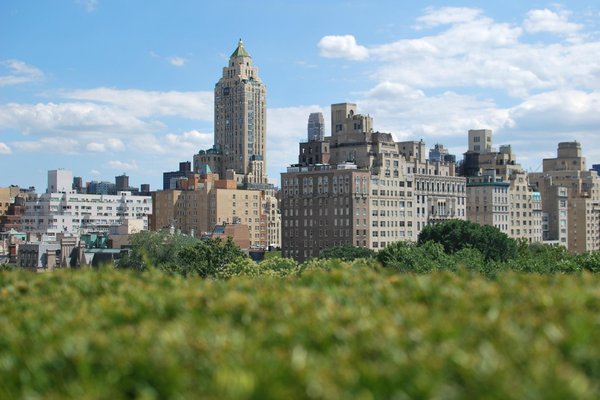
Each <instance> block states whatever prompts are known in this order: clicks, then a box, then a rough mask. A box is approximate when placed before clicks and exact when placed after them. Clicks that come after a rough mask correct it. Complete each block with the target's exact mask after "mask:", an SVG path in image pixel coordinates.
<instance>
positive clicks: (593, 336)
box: [0, 260, 600, 399]
mask: <svg viewBox="0 0 600 400" xmlns="http://www.w3.org/2000/svg"><path fill="white" fill-rule="evenodd" d="M321 263H322V264H326V265H324V266H323V267H322V268H318V267H315V266H314V265H313V266H312V267H309V268H303V269H302V270H299V271H298V272H297V273H294V274H287V275H285V276H278V275H277V274H270V275H261V276H254V277H251V276H238V277H233V278H231V279H228V280H213V279H201V278H199V277H188V278H183V277H181V276H178V275H170V274H165V273H161V272H158V271H147V272H144V273H139V272H133V271H120V270H115V269H108V268H107V269H102V270H99V271H93V270H78V271H77V270H63V271H56V272H54V273H45V274H32V273H27V272H23V271H11V272H2V273H0V398H1V399H13V398H28V399H37V398H45V399H63V398H73V399H75V398H76V399H87V398H105V399H109V398H110V399H121V398H147V399H153V398H205V399H304V398H306V399H423V398H436V399H455V398H457V399H475V398H489V399H568V398H577V399H598V398H600V275H598V274H590V273H587V272H582V273H576V274H547V275H543V274H525V273H517V272H511V271H506V272H500V273H499V274H498V275H497V276H495V278H494V279H489V278H486V277H484V276H482V275H480V274H476V273H468V272H463V273H460V272H459V273H451V272H433V273H430V274H422V275H417V274H412V273H403V274H399V273H391V272H389V271H385V270H381V269H377V268H376V267H373V265H370V264H369V263H368V262H366V261H360V260H358V261H354V262H347V263H344V262H341V261H321Z"/></svg>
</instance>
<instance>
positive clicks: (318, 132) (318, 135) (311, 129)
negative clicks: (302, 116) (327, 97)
mask: <svg viewBox="0 0 600 400" xmlns="http://www.w3.org/2000/svg"><path fill="white" fill-rule="evenodd" d="M307 133H308V135H307V139H308V141H309V142H322V141H323V140H324V139H325V120H324V119H323V113H320V112H319V113H312V114H310V115H309V116H308V127H307Z"/></svg>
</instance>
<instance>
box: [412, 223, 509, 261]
mask: <svg viewBox="0 0 600 400" xmlns="http://www.w3.org/2000/svg"><path fill="white" fill-rule="evenodd" d="M428 241H433V242H436V243H440V244H441V245H442V246H444V250H445V252H446V253H448V254H453V253H455V252H457V251H459V250H461V249H464V248H467V247H470V248H474V249H477V250H479V251H480V252H481V254H482V255H483V257H484V259H485V260H486V261H489V260H493V261H506V260H510V259H514V258H516V257H517V256H518V247H517V242H516V241H515V240H514V239H511V238H509V237H508V236H507V235H506V234H504V233H502V232H501V231H500V230H499V229H498V228H496V227H493V226H490V225H479V224H476V223H474V222H470V221H462V220H450V221H446V222H443V223H440V224H431V225H427V226H426V227H425V228H424V229H423V230H422V231H421V234H420V235H419V241H418V243H419V244H423V243H426V242H428Z"/></svg>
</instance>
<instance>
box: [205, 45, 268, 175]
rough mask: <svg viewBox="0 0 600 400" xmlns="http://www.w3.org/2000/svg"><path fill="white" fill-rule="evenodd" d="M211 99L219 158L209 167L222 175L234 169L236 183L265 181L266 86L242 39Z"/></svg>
mask: <svg viewBox="0 0 600 400" xmlns="http://www.w3.org/2000/svg"><path fill="white" fill-rule="evenodd" d="M214 99H215V149H216V150H217V152H218V153H219V154H218V155H219V156H220V157H219V158H217V159H216V160H215V161H216V162H215V163H214V164H213V165H210V167H211V169H212V170H213V171H215V172H216V173H218V174H219V175H220V176H223V177H224V176H225V171H227V170H233V171H234V172H235V174H236V181H237V182H238V183H243V184H266V183H267V154H266V132H267V103H266V88H265V86H264V85H263V83H262V82H261V80H260V77H259V76H258V68H257V67H256V66H254V65H253V62H252V57H251V56H250V54H249V53H248V52H247V51H246V49H245V48H244V44H243V43H242V40H241V39H240V41H239V43H238V46H237V48H236V49H235V51H234V52H233V53H232V54H231V57H230V58H229V63H228V65H227V66H226V67H224V68H223V76H222V77H221V79H219V81H218V82H217V84H216V85H215V97H214ZM196 172H197V171H196Z"/></svg>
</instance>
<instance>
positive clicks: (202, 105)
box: [63, 87, 214, 121]
mask: <svg viewBox="0 0 600 400" xmlns="http://www.w3.org/2000/svg"><path fill="white" fill-rule="evenodd" d="M63 96H64V97H65V98H67V99H73V100H84V101H92V102H97V103H103V104H107V105H110V106H114V107H117V108H119V109H121V110H123V111H125V112H127V113H129V114H131V115H133V116H135V117H150V116H153V117H159V116H168V117H183V118H189V119H194V120H202V121H212V118H213V107H214V105H213V93H212V92H209V91H206V92H177V91H169V92H159V91H146V90H137V89H124V90H119V89H112V88H106V87H101V88H96V89H87V90H85V89H84V90H74V91H70V92H65V93H63Z"/></svg>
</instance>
